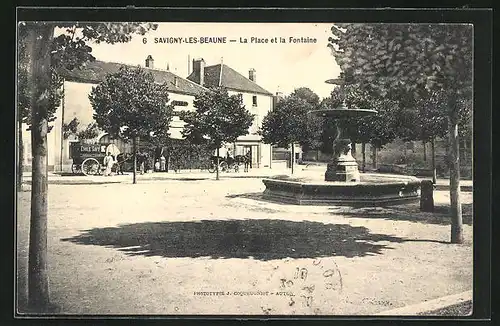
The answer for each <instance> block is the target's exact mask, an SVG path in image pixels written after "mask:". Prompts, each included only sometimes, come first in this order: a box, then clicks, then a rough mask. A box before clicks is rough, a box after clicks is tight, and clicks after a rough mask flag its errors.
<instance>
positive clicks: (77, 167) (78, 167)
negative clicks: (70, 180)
mask: <svg viewBox="0 0 500 326" xmlns="http://www.w3.org/2000/svg"><path fill="white" fill-rule="evenodd" d="M81 169H82V166H81V164H74V163H73V164H71V173H73V174H78V173H80V172H82V171H81Z"/></svg>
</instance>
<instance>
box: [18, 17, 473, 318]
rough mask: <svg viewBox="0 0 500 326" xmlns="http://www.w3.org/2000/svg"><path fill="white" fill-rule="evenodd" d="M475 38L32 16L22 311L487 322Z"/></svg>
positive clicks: (356, 28)
mask: <svg viewBox="0 0 500 326" xmlns="http://www.w3.org/2000/svg"><path fill="white" fill-rule="evenodd" d="M473 28H474V27H473V25H471V24H425V25H423V24H389V23H383V24H382V23H353V24H348V23H345V22H344V23H338V22H335V21H331V22H321V23H306V22H304V23H299V22H297V23H236V22H218V23H211V22H155V21H151V22H127V21H123V22H116V21H115V22H104V21H102V22H101V21H99V22H96V21H92V22H86V21H64V22H57V21H54V22H52V21H45V22H40V21H38V22H35V21H19V23H18V31H17V32H18V34H17V60H18V61H17V85H16V87H17V114H18V124H17V128H18V132H17V135H16V138H17V141H18V142H17V154H18V156H17V163H18V178H17V181H18V184H17V188H18V192H17V220H16V222H17V228H16V246H17V260H16V271H17V284H16V312H17V314H18V317H22V316H29V315H33V314H34V315H42V314H47V313H48V314H52V315H56V316H57V315H61V316H72V315H74V316H83V317H85V316H87V315H89V316H90V315H109V316H116V315H127V316H129V315H141V316H149V315H161V316H167V315H168V316H172V315H173V316H188V315H189V316H206V315H212V316H214V315H215V316H249V317H251V316H269V317H272V316H304V315H305V316H313V315H317V316H346V315H351V316H367V315H368V316H382V315H385V316H387V315H390V316H427V317H429V316H454V317H457V316H462V317H463V316H469V315H470V314H471V313H472V301H473V300H472V289H473V268H474V262H473V236H472V234H473V214H472V212H473V210H472V207H473V180H472V163H473V157H474V151H473V150H472V140H473V137H472V132H473V128H472V123H473V121H472V102H473V96H472V87H473V83H472V82H473V73H472V60H473V55H472V52H473Z"/></svg>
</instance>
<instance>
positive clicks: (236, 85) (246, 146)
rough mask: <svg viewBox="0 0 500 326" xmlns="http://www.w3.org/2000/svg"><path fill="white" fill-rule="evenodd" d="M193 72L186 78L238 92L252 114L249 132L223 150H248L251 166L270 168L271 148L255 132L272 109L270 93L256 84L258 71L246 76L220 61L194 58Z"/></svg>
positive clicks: (238, 151) (202, 84)
mask: <svg viewBox="0 0 500 326" xmlns="http://www.w3.org/2000/svg"><path fill="white" fill-rule="evenodd" d="M192 66H193V71H192V72H191V74H190V75H189V76H188V77H187V79H189V80H191V81H193V82H195V83H197V84H198V85H200V86H204V87H215V86H223V87H225V88H226V89H227V90H228V93H229V94H230V95H235V94H236V95H240V96H241V97H242V100H243V104H244V105H245V107H246V108H247V109H248V110H249V111H250V113H252V114H254V116H255V117H254V121H253V124H252V126H251V127H250V129H249V133H248V134H247V135H244V136H240V137H238V139H237V141H236V142H235V143H233V144H226V146H225V147H226V148H224V149H222V152H224V153H225V152H226V151H230V152H232V154H233V155H245V154H246V153H247V152H248V151H250V152H251V157H252V166H254V167H271V161H272V147H271V145H268V144H264V143H263V142H262V137H261V136H260V135H258V134H257V132H258V130H259V128H260V126H261V125H262V121H263V119H264V117H265V116H266V115H267V113H268V112H269V111H270V110H272V107H273V101H274V97H273V94H272V93H270V92H269V91H267V90H265V89H264V88H262V87H261V86H259V85H258V84H257V73H256V71H255V69H250V70H249V72H248V78H247V77H245V76H243V75H242V74H240V73H239V72H237V71H236V70H234V69H232V68H231V67H229V66H227V65H225V64H223V63H220V64H217V65H211V66H206V65H205V61H204V60H203V59H195V60H193V65H192Z"/></svg>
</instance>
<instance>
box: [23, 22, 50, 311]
mask: <svg viewBox="0 0 500 326" xmlns="http://www.w3.org/2000/svg"><path fill="white" fill-rule="evenodd" d="M53 37H54V27H53V25H52V24H40V25H37V26H34V27H32V30H31V31H30V42H31V44H32V45H33V47H32V51H31V53H30V54H31V58H32V61H31V78H32V80H33V83H30V84H31V86H30V98H31V103H30V104H31V105H30V106H31V109H32V130H31V151H32V156H33V163H32V167H33V168H32V188H31V189H32V190H31V219H30V238H29V258H28V303H29V306H30V308H31V309H34V310H35V311H40V310H41V311H44V310H46V309H47V308H48V306H49V303H50V296H49V279H48V274H47V213H48V206H47V190H48V186H47V132H48V109H49V101H48V100H49V97H48V96H47V92H48V91H49V90H50V82H51V70H50V64H51V63H50V46H51V44H52V40H53Z"/></svg>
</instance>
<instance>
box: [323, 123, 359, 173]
mask: <svg viewBox="0 0 500 326" xmlns="http://www.w3.org/2000/svg"><path fill="white" fill-rule="evenodd" d="M342 122H343V119H338V120H337V135H336V137H335V140H334V141H333V155H332V161H331V162H330V163H328V165H327V168H326V172H325V181H343V182H359V181H360V174H359V169H358V163H357V162H356V159H354V157H353V156H352V153H351V146H352V145H351V140H350V139H349V138H345V137H344V135H343V134H344V131H343V127H342V126H341V124H342Z"/></svg>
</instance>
